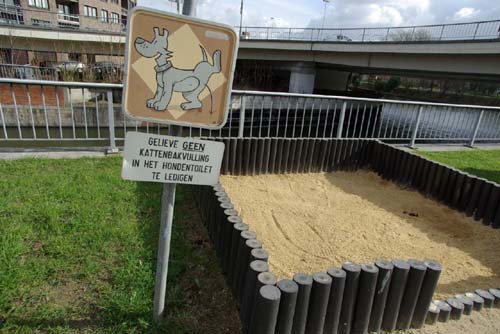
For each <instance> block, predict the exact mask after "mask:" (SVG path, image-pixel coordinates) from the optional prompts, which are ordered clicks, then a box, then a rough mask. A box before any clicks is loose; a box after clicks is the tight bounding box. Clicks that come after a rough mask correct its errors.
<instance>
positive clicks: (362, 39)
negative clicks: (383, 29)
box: [361, 28, 366, 42]
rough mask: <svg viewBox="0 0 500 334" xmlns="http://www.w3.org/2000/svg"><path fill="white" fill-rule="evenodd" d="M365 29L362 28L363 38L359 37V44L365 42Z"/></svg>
mask: <svg viewBox="0 0 500 334" xmlns="http://www.w3.org/2000/svg"><path fill="white" fill-rule="evenodd" d="M365 34H366V28H363V37H361V42H364V41H365Z"/></svg>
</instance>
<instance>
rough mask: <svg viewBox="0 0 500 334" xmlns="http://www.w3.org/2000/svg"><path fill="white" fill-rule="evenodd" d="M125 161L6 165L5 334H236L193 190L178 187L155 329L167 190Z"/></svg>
mask: <svg viewBox="0 0 500 334" xmlns="http://www.w3.org/2000/svg"><path fill="white" fill-rule="evenodd" d="M120 171H121V158H118V157H116V158H102V159H77V160H48V159H23V160H16V161H0V333H169V334H170V333H190V334H191V333H238V332H239V330H240V329H239V322H238V315H237V310H236V307H235V306H234V305H235V304H234V302H233V301H232V299H231V297H230V294H229V293H228V291H227V288H226V285H225V283H224V279H223V276H222V274H221V273H220V270H219V267H218V265H217V260H216V258H215V255H214V253H213V251H212V248H211V246H210V244H209V242H208V238H207V236H206V234H205V231H204V230H203V229H202V227H201V224H200V222H199V217H198V214H197V211H196V210H195V208H194V205H193V203H192V200H191V195H190V193H189V191H188V188H187V187H178V192H177V198H176V212H175V215H176V216H175V220H174V230H173V234H172V251H171V261H170V267H169V273H168V274H169V284H168V304H167V307H168V319H169V320H168V321H167V322H166V323H164V324H163V325H161V326H156V325H154V324H153V323H152V303H153V287H154V274H155V261H156V260H155V259H156V247H157V239H158V228H159V209H160V199H161V190H162V189H161V185H160V184H153V183H136V182H130V181H123V180H122V179H121V177H120Z"/></svg>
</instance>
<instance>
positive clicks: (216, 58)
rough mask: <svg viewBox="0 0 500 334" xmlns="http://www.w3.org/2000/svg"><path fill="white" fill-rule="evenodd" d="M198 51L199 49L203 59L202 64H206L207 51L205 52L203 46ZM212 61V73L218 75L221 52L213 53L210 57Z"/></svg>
mask: <svg viewBox="0 0 500 334" xmlns="http://www.w3.org/2000/svg"><path fill="white" fill-rule="evenodd" d="M200 49H201V55H202V57H203V62H207V63H208V56H207V50H205V48H204V47H203V45H200ZM212 59H213V62H214V63H213V65H212V68H213V73H219V72H220V71H221V52H220V50H216V51H215V52H214V54H213V55H212Z"/></svg>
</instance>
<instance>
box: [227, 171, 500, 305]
mask: <svg viewBox="0 0 500 334" xmlns="http://www.w3.org/2000/svg"><path fill="white" fill-rule="evenodd" d="M221 182H222V184H223V186H224V187H225V189H226V191H227V192H228V194H229V196H230V198H231V200H232V202H233V204H234V205H235V208H236V209H237V210H238V211H239V212H240V216H241V217H242V218H243V219H244V221H245V222H246V223H247V224H249V225H250V229H251V230H253V231H255V232H257V235H258V238H259V240H261V241H262V242H263V244H264V248H266V249H267V250H268V251H269V253H270V259H269V263H270V267H271V270H272V272H273V273H275V274H276V275H277V276H278V277H279V278H290V277H292V275H293V274H295V273H298V272H306V273H313V272H318V271H323V272H324V271H325V270H326V269H327V268H328V267H330V266H340V265H341V264H342V263H344V262H346V261H352V262H356V263H370V262H373V261H375V260H376V259H396V258H401V259H410V258H415V259H435V260H437V261H439V262H440V263H441V264H442V265H443V273H442V275H441V278H440V281H439V285H438V288H437V291H436V298H445V297H449V296H451V295H453V294H456V293H463V292H467V291H471V290H474V289H476V288H492V287H498V286H500V277H499V274H500V257H499V256H498V254H500V231H495V230H492V229H491V228H490V227H486V226H483V225H482V224H481V223H480V222H476V221H474V220H473V219H470V218H467V217H466V216H465V215H463V214H461V213H459V212H457V211H454V210H452V209H450V208H448V207H446V206H444V205H441V204H439V203H437V202H435V201H433V200H431V199H428V198H425V197H424V196H422V195H420V194H419V193H417V192H415V191H410V190H405V189H401V188H400V187H398V186H396V185H395V184H393V183H391V182H389V181H385V180H383V179H382V178H380V177H379V176H378V175H377V174H375V173H373V172H367V171H360V172H335V173H316V174H287V175H261V176H223V177H222V178H221Z"/></svg>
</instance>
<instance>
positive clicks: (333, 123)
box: [329, 102, 337, 138]
mask: <svg viewBox="0 0 500 334" xmlns="http://www.w3.org/2000/svg"><path fill="white" fill-rule="evenodd" d="M336 117H337V102H335V105H334V109H333V117H332V127H331V129H330V137H329V138H333V129H334V128H335V118H336Z"/></svg>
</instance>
